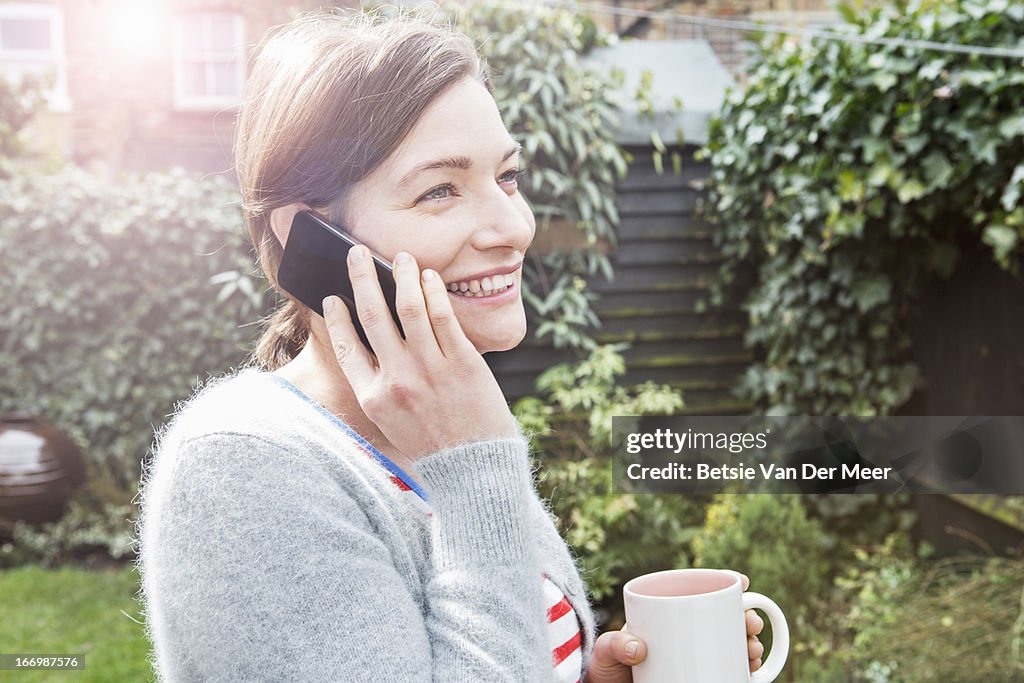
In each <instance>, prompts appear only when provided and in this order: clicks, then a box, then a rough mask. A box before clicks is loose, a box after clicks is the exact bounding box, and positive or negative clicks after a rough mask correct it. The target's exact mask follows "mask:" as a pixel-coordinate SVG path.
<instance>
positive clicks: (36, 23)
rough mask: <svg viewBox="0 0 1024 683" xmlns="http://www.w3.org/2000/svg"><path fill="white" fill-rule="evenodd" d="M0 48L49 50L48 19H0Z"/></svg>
mask: <svg viewBox="0 0 1024 683" xmlns="http://www.w3.org/2000/svg"><path fill="white" fill-rule="evenodd" d="M0 46H2V47H3V49H5V50H49V49H50V20H49V19H0Z"/></svg>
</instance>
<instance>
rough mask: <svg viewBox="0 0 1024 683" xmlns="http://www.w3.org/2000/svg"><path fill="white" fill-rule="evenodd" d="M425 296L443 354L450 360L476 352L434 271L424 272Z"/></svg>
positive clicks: (439, 278) (432, 325) (431, 321)
mask: <svg viewBox="0 0 1024 683" xmlns="http://www.w3.org/2000/svg"><path fill="white" fill-rule="evenodd" d="M421 279H422V280H423V296H424V298H425V299H426V302H427V315H428V316H429V319H430V326H431V327H432V328H433V330H434V337H435V338H436V339H437V343H438V345H439V346H440V347H441V352H442V353H443V354H444V355H445V356H446V357H448V358H451V357H453V356H455V355H458V354H461V353H468V352H469V351H475V349H474V348H473V344H472V343H470V341H469V339H468V338H467V337H466V333H465V332H463V331H462V325H460V324H459V319H458V318H456V317H455V311H454V310H452V302H451V299H449V298H448V297H449V296H450V295H449V294H448V290H447V289H446V288H445V286H444V282H443V281H442V280H441V277H440V276H439V275H438V274H437V273H436V272H434V271H433V270H430V269H427V270H424V271H423V275H422V278H421Z"/></svg>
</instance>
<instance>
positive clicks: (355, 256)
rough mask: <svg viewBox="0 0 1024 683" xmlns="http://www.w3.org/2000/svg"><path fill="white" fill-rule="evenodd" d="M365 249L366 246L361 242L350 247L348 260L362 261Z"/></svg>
mask: <svg viewBox="0 0 1024 683" xmlns="http://www.w3.org/2000/svg"><path fill="white" fill-rule="evenodd" d="M363 249H365V247H363V246H362V245H360V244H357V245H356V246H354V247H352V248H351V249H349V250H348V260H349V261H351V262H352V263H359V262H360V261H362V260H363Z"/></svg>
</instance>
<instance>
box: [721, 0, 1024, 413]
mask: <svg viewBox="0 0 1024 683" xmlns="http://www.w3.org/2000/svg"><path fill="white" fill-rule="evenodd" d="M873 4H874V5H881V3H873ZM842 10H843V12H844V13H845V16H846V17H847V19H848V20H849V22H850V23H849V24H848V25H847V26H845V27H844V28H842V29H841V30H844V31H846V32H848V33H850V34H857V35H860V36H866V37H869V38H878V37H900V38H905V39H914V40H930V41H937V42H941V43H961V44H974V45H990V46H1019V45H1020V41H1021V40H1022V39H1024V6H1021V5H1020V3H1009V2H1007V1H1006V0H954V1H952V2H949V1H946V0H919V1H915V2H899V3H894V4H892V5H891V6H876V7H874V8H872V9H870V10H866V11H864V12H863V13H860V14H858V13H857V12H855V11H853V10H851V9H850V8H848V7H845V6H843V7H842ZM1019 62H1020V60H1019V59H1016V60H1014V59H1009V58H1005V57H996V56H982V55H966V54H957V53H946V52H936V51H929V50H923V49H919V48H909V47H908V48H903V47H896V46H881V47H880V46H878V45H866V44H862V43H854V42H837V41H828V42H826V41H812V42H810V43H808V44H806V45H803V46H800V47H794V46H793V45H791V44H789V43H783V42H782V41H781V39H774V38H771V39H766V40H765V41H764V42H762V44H761V48H760V55H759V57H758V59H757V64H756V67H755V68H754V69H753V71H752V73H751V75H750V79H749V82H748V83H747V86H746V89H745V91H744V92H742V93H739V92H734V93H732V94H731V95H730V96H729V98H728V100H727V102H726V104H725V105H724V107H723V109H722V111H721V115H720V116H719V117H718V118H716V119H714V120H713V121H712V124H711V126H710V130H709V143H708V145H707V146H706V147H705V148H704V149H703V150H702V152H701V154H702V155H703V156H707V157H709V158H710V161H711V165H712V172H711V181H710V184H709V189H710V193H709V197H708V202H707V204H706V206H705V214H706V217H707V219H708V220H709V221H711V222H712V223H714V224H715V225H716V226H717V229H716V230H715V235H716V239H717V240H718V241H719V243H720V246H721V249H722V251H723V254H724V255H725V257H726V261H725V264H724V265H723V268H722V271H721V272H722V282H721V283H720V286H721V285H724V284H725V283H728V282H731V281H732V280H733V278H734V276H735V274H736V273H738V272H741V271H742V270H743V268H742V266H744V265H747V266H751V267H752V268H754V269H755V270H756V273H757V276H756V283H755V285H754V287H753V290H752V292H751V293H750V295H749V297H748V300H747V302H746V309H747V310H748V312H749V314H750V323H751V327H750V330H749V333H748V336H747V341H748V343H750V344H752V345H756V346H759V347H761V348H763V349H764V352H765V355H764V360H763V361H762V362H758V363H755V364H754V365H752V366H751V367H750V368H749V370H748V372H747V373H746V376H745V378H744V381H743V382H742V386H741V390H742V393H743V396H744V397H745V398H746V399H748V400H750V401H752V402H753V403H755V405H757V406H758V408H760V409H763V410H767V411H771V412H772V413H775V414H816V415H823V414H840V415H842V414H857V415H871V414H885V413H888V412H890V411H891V410H892V409H894V408H895V407H897V406H899V405H901V404H902V403H903V402H904V401H905V400H906V399H907V397H909V395H910V393H911V391H912V390H913V388H914V384H915V382H916V380H917V377H918V370H917V368H916V367H915V366H914V365H913V364H912V363H910V362H908V361H907V359H906V357H905V353H906V351H907V350H908V349H909V348H910V346H911V335H910V330H908V329H907V327H906V323H905V319H906V316H905V311H906V310H907V307H908V306H909V305H910V302H911V297H912V296H913V295H914V293H915V292H917V291H919V289H920V287H921V285H922V283H924V282H926V281H927V279H928V278H929V277H936V276H948V275H950V274H951V273H952V272H953V270H954V269H955V268H956V264H957V260H958V256H959V247H958V244H960V243H962V242H963V241H964V240H973V241H978V240H980V241H981V242H983V243H984V244H986V245H988V246H989V247H990V248H991V252H992V256H993V258H994V259H996V261H998V262H999V263H1000V264H1001V265H1002V266H1003V267H1004V268H1007V269H1009V270H1011V271H1014V272H1016V271H1017V270H1018V269H1019V262H1020V255H1021V253H1022V247H1024V240H1022V239H1021V238H1022V237H1024V192H1022V190H1024V163H1022V162H1021V159H1022V158H1024V114H1022V113H1021V112H1022V111H1024V87H1022V86H1024V71H1022V70H1021V69H1020V63H1019ZM712 300H713V301H714V302H719V301H721V291H719V292H718V293H716V295H715V296H714V297H713V299H712Z"/></svg>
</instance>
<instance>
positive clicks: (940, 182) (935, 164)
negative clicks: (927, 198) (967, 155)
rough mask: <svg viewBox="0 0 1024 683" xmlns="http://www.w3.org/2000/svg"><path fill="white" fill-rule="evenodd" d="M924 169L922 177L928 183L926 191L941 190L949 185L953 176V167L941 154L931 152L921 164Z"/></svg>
mask: <svg viewBox="0 0 1024 683" xmlns="http://www.w3.org/2000/svg"><path fill="white" fill-rule="evenodd" d="M921 165H922V166H923V167H924V177H925V180H927V181H928V189H929V190H936V189H942V188H944V187H946V186H947V185H948V184H949V179H950V178H951V177H952V176H953V165H952V164H951V163H949V161H948V160H947V159H946V157H945V155H943V154H942V153H941V152H931V153H930V154H928V156H926V157H925V158H924V161H923V162H921Z"/></svg>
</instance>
